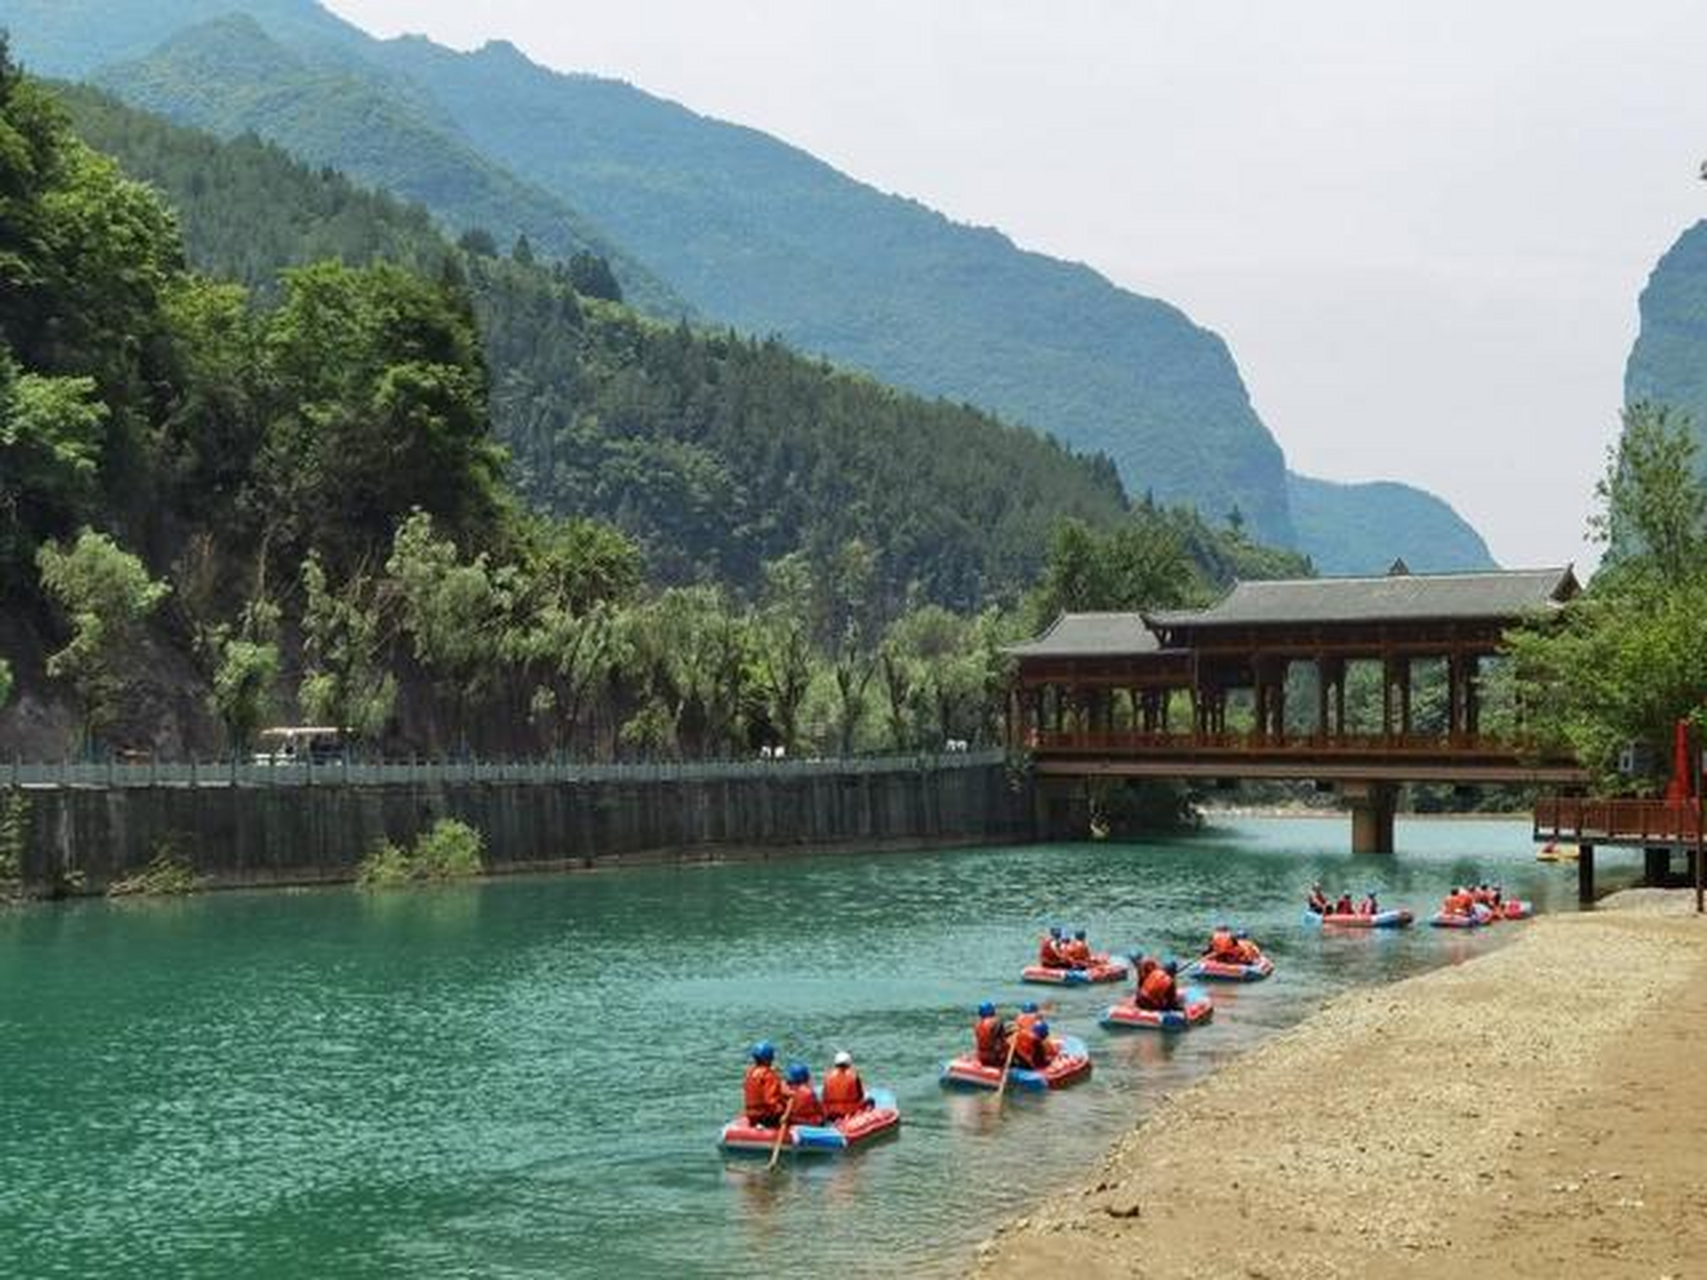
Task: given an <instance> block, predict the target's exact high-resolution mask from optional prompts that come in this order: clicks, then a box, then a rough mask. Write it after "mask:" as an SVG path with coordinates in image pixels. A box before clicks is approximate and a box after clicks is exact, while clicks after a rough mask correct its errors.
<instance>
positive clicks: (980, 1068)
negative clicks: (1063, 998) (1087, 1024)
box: [942, 1036, 1091, 1093]
mask: <svg viewBox="0 0 1707 1280" xmlns="http://www.w3.org/2000/svg"><path fill="white" fill-rule="evenodd" d="M1050 1039H1051V1040H1052V1041H1053V1042H1054V1043H1055V1045H1056V1048H1057V1050H1058V1052H1057V1053H1056V1056H1055V1061H1053V1062H1051V1063H1050V1064H1049V1065H1048V1066H1047V1067H1045V1068H1043V1070H1041V1071H1033V1070H1032V1069H1031V1068H1030V1067H1013V1068H1011V1069H1010V1071H1009V1075H1010V1077H1011V1078H1010V1079H1009V1080H1008V1088H1009V1089H1010V1090H1012V1089H1022V1090H1024V1091H1025V1092H1026V1093H1046V1092H1048V1091H1049V1090H1051V1089H1064V1088H1066V1087H1067V1086H1068V1085H1070V1084H1077V1083H1078V1082H1079V1081H1080V1080H1083V1079H1084V1078H1085V1077H1086V1076H1088V1075H1090V1073H1091V1055H1090V1050H1088V1049H1086V1048H1085V1042H1084V1041H1083V1040H1080V1039H1079V1038H1078V1037H1077V1036H1051V1037H1050ZM942 1083H943V1087H944V1088H952V1089H995V1088H998V1087H999V1086H1000V1085H1001V1083H1002V1069H1001V1068H1000V1067H986V1066H985V1065H984V1064H983V1063H982V1062H979V1061H978V1059H977V1058H976V1057H974V1056H973V1055H972V1054H969V1053H963V1054H961V1055H960V1057H958V1058H955V1059H952V1060H951V1061H949V1062H945V1063H943V1064H942Z"/></svg>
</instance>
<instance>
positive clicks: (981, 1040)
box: [972, 1016, 1008, 1067]
mask: <svg viewBox="0 0 1707 1280" xmlns="http://www.w3.org/2000/svg"><path fill="white" fill-rule="evenodd" d="M972 1042H973V1044H975V1045H976V1046H977V1049H978V1061H979V1062H982V1063H983V1064H984V1065H985V1066H986V1067H999V1066H1001V1065H1002V1063H1003V1062H1005V1061H1007V1056H1008V1029H1007V1028H1006V1027H1005V1026H1003V1025H1002V1020H1001V1018H1000V1017H999V1016H991V1017H988V1018H980V1019H978V1025H977V1026H975V1027H973V1028H972Z"/></svg>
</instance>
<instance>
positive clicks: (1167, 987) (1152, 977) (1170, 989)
mask: <svg viewBox="0 0 1707 1280" xmlns="http://www.w3.org/2000/svg"><path fill="white" fill-rule="evenodd" d="M1176 994H1177V989H1176V987H1175V985H1174V980H1173V978H1172V977H1171V976H1170V975H1169V974H1168V971H1167V970H1166V969H1163V968H1161V967H1160V966H1157V967H1156V968H1154V969H1152V970H1150V972H1149V973H1148V974H1146V975H1145V977H1144V981H1143V982H1142V983H1141V984H1139V987H1138V1004H1139V1007H1141V1008H1144V1009H1171V1008H1173V1007H1174V999H1175V996H1176Z"/></svg>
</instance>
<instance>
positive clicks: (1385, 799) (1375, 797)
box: [1343, 782, 1399, 853]
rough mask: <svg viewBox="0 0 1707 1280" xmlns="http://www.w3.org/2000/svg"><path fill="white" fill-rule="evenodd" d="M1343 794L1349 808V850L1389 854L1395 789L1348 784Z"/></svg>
mask: <svg viewBox="0 0 1707 1280" xmlns="http://www.w3.org/2000/svg"><path fill="white" fill-rule="evenodd" d="M1343 794H1344V796H1345V798H1346V800H1347V802H1348V803H1349V804H1350V805H1351V851H1352V852H1353V853H1392V852H1393V814H1394V812H1395V811H1396V810H1397V809H1398V807H1399V789H1398V788H1397V787H1396V786H1394V785H1393V784H1392V783H1391V782H1348V783H1346V784H1345V788H1344V791H1343Z"/></svg>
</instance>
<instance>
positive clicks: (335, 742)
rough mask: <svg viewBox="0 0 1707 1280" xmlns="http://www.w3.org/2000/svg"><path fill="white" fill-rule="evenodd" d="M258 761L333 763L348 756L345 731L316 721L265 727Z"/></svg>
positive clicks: (257, 757) (273, 762)
mask: <svg viewBox="0 0 1707 1280" xmlns="http://www.w3.org/2000/svg"><path fill="white" fill-rule="evenodd" d="M260 744H261V745H260V750H258V751H256V752H255V755H254V762H255V763H256V764H272V765H282V764H331V763H335V762H336V761H338V760H342V759H343V758H344V733H343V730H341V729H328V728H325V727H323V726H316V725H296V726H291V727H288V728H279V729H263V730H261V733H260Z"/></svg>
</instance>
